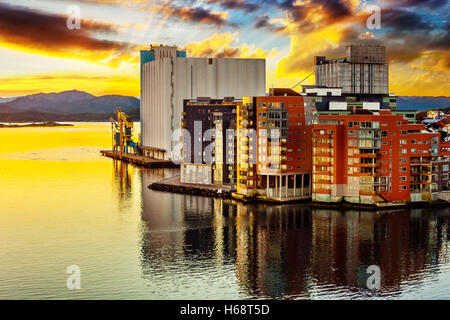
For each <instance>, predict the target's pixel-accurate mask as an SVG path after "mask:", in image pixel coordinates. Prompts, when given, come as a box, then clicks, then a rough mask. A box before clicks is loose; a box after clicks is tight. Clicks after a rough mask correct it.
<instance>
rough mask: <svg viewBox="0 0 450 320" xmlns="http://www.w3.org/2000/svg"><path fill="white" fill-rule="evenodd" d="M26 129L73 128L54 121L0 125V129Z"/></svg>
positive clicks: (67, 124)
mask: <svg viewBox="0 0 450 320" xmlns="http://www.w3.org/2000/svg"><path fill="white" fill-rule="evenodd" d="M28 127H73V124H70V123H57V122H54V121H44V122H33V123H26V124H4V123H0V128H28Z"/></svg>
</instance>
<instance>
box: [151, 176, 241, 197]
mask: <svg viewBox="0 0 450 320" xmlns="http://www.w3.org/2000/svg"><path fill="white" fill-rule="evenodd" d="M148 188H149V189H151V190H156V191H163V192H173V193H181V194H188V195H195V196H203V197H213V198H222V199H231V193H232V192H233V191H234V190H232V189H231V188H228V187H219V186H213V185H207V186H206V185H204V186H203V185H197V184H191V183H183V182H181V181H180V176H175V177H171V178H168V179H164V180H161V181H159V182H155V183H152V184H151V185H149V186H148Z"/></svg>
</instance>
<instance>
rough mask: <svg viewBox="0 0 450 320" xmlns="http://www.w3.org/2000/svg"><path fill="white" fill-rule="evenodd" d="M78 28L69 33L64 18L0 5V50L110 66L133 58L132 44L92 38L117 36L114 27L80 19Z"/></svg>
mask: <svg viewBox="0 0 450 320" xmlns="http://www.w3.org/2000/svg"><path fill="white" fill-rule="evenodd" d="M81 26H82V27H81V29H73V30H70V29H68V28H67V16H64V15H57V14H49V13H43V12H40V11H34V10H31V9H27V8H24V7H15V6H11V5H8V4H2V3H0V43H1V45H2V46H4V47H8V48H12V49H17V50H22V51H27V52H32V53H39V54H45V55H50V56H58V57H69V58H77V59H85V60H89V61H97V62H107V63H109V64H110V65H114V64H116V65H117V64H118V63H119V62H120V61H129V60H132V59H134V55H133V54H131V55H130V52H132V51H133V50H134V49H135V45H133V44H131V43H127V42H121V41H111V40H101V39H98V38H97V37H96V34H105V33H109V34H115V33H117V30H116V28H115V27H114V25H112V24H109V23H104V22H97V21H92V20H82V21H81ZM119 57H120V59H117V58H119Z"/></svg>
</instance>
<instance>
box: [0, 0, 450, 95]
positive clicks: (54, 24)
mask: <svg viewBox="0 0 450 320" xmlns="http://www.w3.org/2000/svg"><path fill="white" fill-rule="evenodd" d="M370 4H376V5H378V6H380V7H381V28H380V29H368V28H367V26H366V21H367V18H368V17H369V16H370V15H371V13H369V12H367V11H366V8H367V5H370ZM73 5H76V6H78V7H79V8H80V9H81V29H79V30H77V29H74V30H70V29H69V28H67V19H68V14H67V12H68V8H69V7H70V6H73ZM449 9H450V4H449V1H447V0H428V1H419V0H384V1H383V0H379V1H358V0H278V1H269V0H186V1H175V0H152V1H148V0H124V1H119V0H78V1H77V0H14V1H3V0H0V42H1V43H0V97H8V96H17V95H25V94H31V93H38V92H58V91H63V90H72V89H77V90H83V91H87V92H89V93H92V94H94V95H102V94H123V95H131V96H139V64H138V61H139V50H141V49H144V48H147V47H148V46H149V45H150V44H152V43H158V44H159V43H163V44H169V45H177V46H178V47H179V48H184V49H186V50H187V54H188V56H217V57H265V58H267V86H268V87H272V86H275V87H282V86H286V87H292V86H293V85H295V84H296V83H297V82H298V81H300V80H301V79H303V78H304V77H306V76H307V75H308V74H310V73H311V72H312V71H313V57H314V55H327V56H332V57H339V56H344V55H345V46H346V45H347V44H350V43H359V42H361V41H380V42H382V43H384V44H385V45H386V47H387V56H388V59H389V62H390V91H391V92H392V93H395V94H397V95H426V96H439V95H444V96H448V95H449V94H448V93H449V89H450V86H449V82H450V81H449V80H450V77H449V70H450V51H449V47H450V37H449V29H450V22H449V21H448V13H449V12H450V10H449ZM305 83H309V84H311V83H314V77H311V78H309V79H308V80H307V81H306V82H305Z"/></svg>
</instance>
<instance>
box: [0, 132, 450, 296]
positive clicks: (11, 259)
mask: <svg viewBox="0 0 450 320" xmlns="http://www.w3.org/2000/svg"><path fill="white" fill-rule="evenodd" d="M110 145H111V133H110V125H109V124H108V123H77V124H76V125H75V126H74V127H61V128H11V129H6V128H2V129H0V299H257V298H276V299H324V298H338V299H358V298H363V299H365V298H368V299H380V298H404V299H410V298H411V299H419V298H425V299H448V298H450V212H449V211H450V210H448V209H434V210H422V209H415V210H396V211H392V212H387V211H384V212H363V211H346V212H341V211H337V210H316V209H311V208H310V207H309V206H308V205H306V204H289V205H282V206H278V205H275V206H274V205H270V206H269V205H263V204H257V205H243V204H241V203H238V202H234V201H229V200H218V199H212V198H203V197H194V196H185V195H178V194H170V193H161V192H156V191H151V190H149V189H148V188H147V186H148V185H149V184H150V183H151V182H153V181H157V180H161V179H163V178H166V177H170V176H173V175H176V174H178V170H176V169H154V170H150V169H140V168H136V167H133V166H131V165H127V164H124V163H121V162H115V161H112V160H111V159H109V158H103V157H101V156H100V155H99V150H101V149H107V148H110ZM71 265H77V266H79V267H80V269H81V289H80V290H68V289H67V287H66V280H67V278H68V277H69V274H66V269H67V267H68V266H71ZM370 265H377V266H379V267H380V270H381V289H380V290H379V291H371V290H368V289H367V288H366V282H367V277H368V275H367V267H368V266H370Z"/></svg>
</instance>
